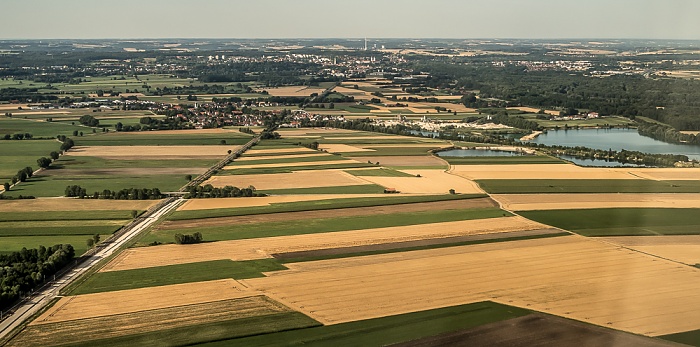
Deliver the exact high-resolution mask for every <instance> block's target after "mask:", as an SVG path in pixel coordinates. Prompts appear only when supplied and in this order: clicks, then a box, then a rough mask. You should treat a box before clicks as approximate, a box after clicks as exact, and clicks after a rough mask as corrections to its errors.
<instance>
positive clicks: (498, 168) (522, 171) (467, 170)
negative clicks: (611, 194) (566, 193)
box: [450, 164, 640, 180]
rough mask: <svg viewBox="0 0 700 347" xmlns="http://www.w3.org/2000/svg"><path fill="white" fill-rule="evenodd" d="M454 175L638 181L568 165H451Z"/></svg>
mask: <svg viewBox="0 0 700 347" xmlns="http://www.w3.org/2000/svg"><path fill="white" fill-rule="evenodd" d="M450 171H452V172H453V173H454V174H457V175H459V176H462V177H465V178H468V179H473V180H487V179H640V178H639V177H637V176H634V175H632V174H630V173H628V172H627V171H628V170H624V169H612V168H585V167H580V166H576V165H570V164H522V165H453V166H452V168H451V170H450Z"/></svg>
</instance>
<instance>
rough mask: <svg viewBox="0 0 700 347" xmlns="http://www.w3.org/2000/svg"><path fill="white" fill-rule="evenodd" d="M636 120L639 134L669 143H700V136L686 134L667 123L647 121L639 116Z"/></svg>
mask: <svg viewBox="0 0 700 347" xmlns="http://www.w3.org/2000/svg"><path fill="white" fill-rule="evenodd" d="M636 121H637V124H638V125H637V132H638V133H639V135H642V136H647V137H651V138H652V139H656V140H659V141H664V142H669V143H687V144H693V145H700V136H698V135H693V134H684V133H682V132H680V131H678V130H676V128H674V127H672V126H670V125H666V124H661V123H652V122H646V121H644V120H641V119H639V118H637V120H636Z"/></svg>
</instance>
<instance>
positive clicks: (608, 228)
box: [520, 208, 700, 236]
mask: <svg viewBox="0 0 700 347" xmlns="http://www.w3.org/2000/svg"><path fill="white" fill-rule="evenodd" d="M695 213H700V209H685V208H675V209H669V208H611V209H599V208H598V209H585V210H557V211H523V212H521V213H520V214H521V215H522V216H524V217H526V218H529V219H532V220H535V221H538V222H540V223H543V224H547V225H552V226H555V227H558V228H562V229H565V230H570V231H574V232H576V233H579V234H581V235H585V236H643V235H699V234H700V221H698V220H697V218H695V216H696V215H695Z"/></svg>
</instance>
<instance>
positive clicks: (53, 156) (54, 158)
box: [49, 151, 59, 160]
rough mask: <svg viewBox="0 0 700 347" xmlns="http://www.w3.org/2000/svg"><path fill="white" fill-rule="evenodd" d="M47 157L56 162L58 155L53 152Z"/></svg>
mask: <svg viewBox="0 0 700 347" xmlns="http://www.w3.org/2000/svg"><path fill="white" fill-rule="evenodd" d="M49 156H50V157H51V159H53V160H56V159H58V157H59V154H58V152H56V151H53V152H51V153H49Z"/></svg>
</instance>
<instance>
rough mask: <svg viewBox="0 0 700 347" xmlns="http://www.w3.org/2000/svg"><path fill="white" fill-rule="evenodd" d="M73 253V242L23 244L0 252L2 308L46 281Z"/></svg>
mask: <svg viewBox="0 0 700 347" xmlns="http://www.w3.org/2000/svg"><path fill="white" fill-rule="evenodd" d="M74 257H75V251H74V250H73V246H71V245H54V246H52V247H48V248H47V247H44V246H40V247H39V248H38V249H36V248H35V249H26V248H22V250H21V251H19V252H13V253H10V254H0V309H5V308H7V307H9V306H10V305H11V304H12V303H13V302H14V301H15V300H17V299H18V298H19V297H20V295H21V294H27V293H29V292H30V291H31V290H32V289H34V288H36V287H37V286H39V285H40V284H42V283H44V282H45V281H46V280H48V279H49V277H50V276H52V275H53V274H55V273H57V272H58V271H59V270H60V269H61V268H62V267H64V266H65V265H66V264H68V263H69V262H71V261H72V260H73V258H74Z"/></svg>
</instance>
